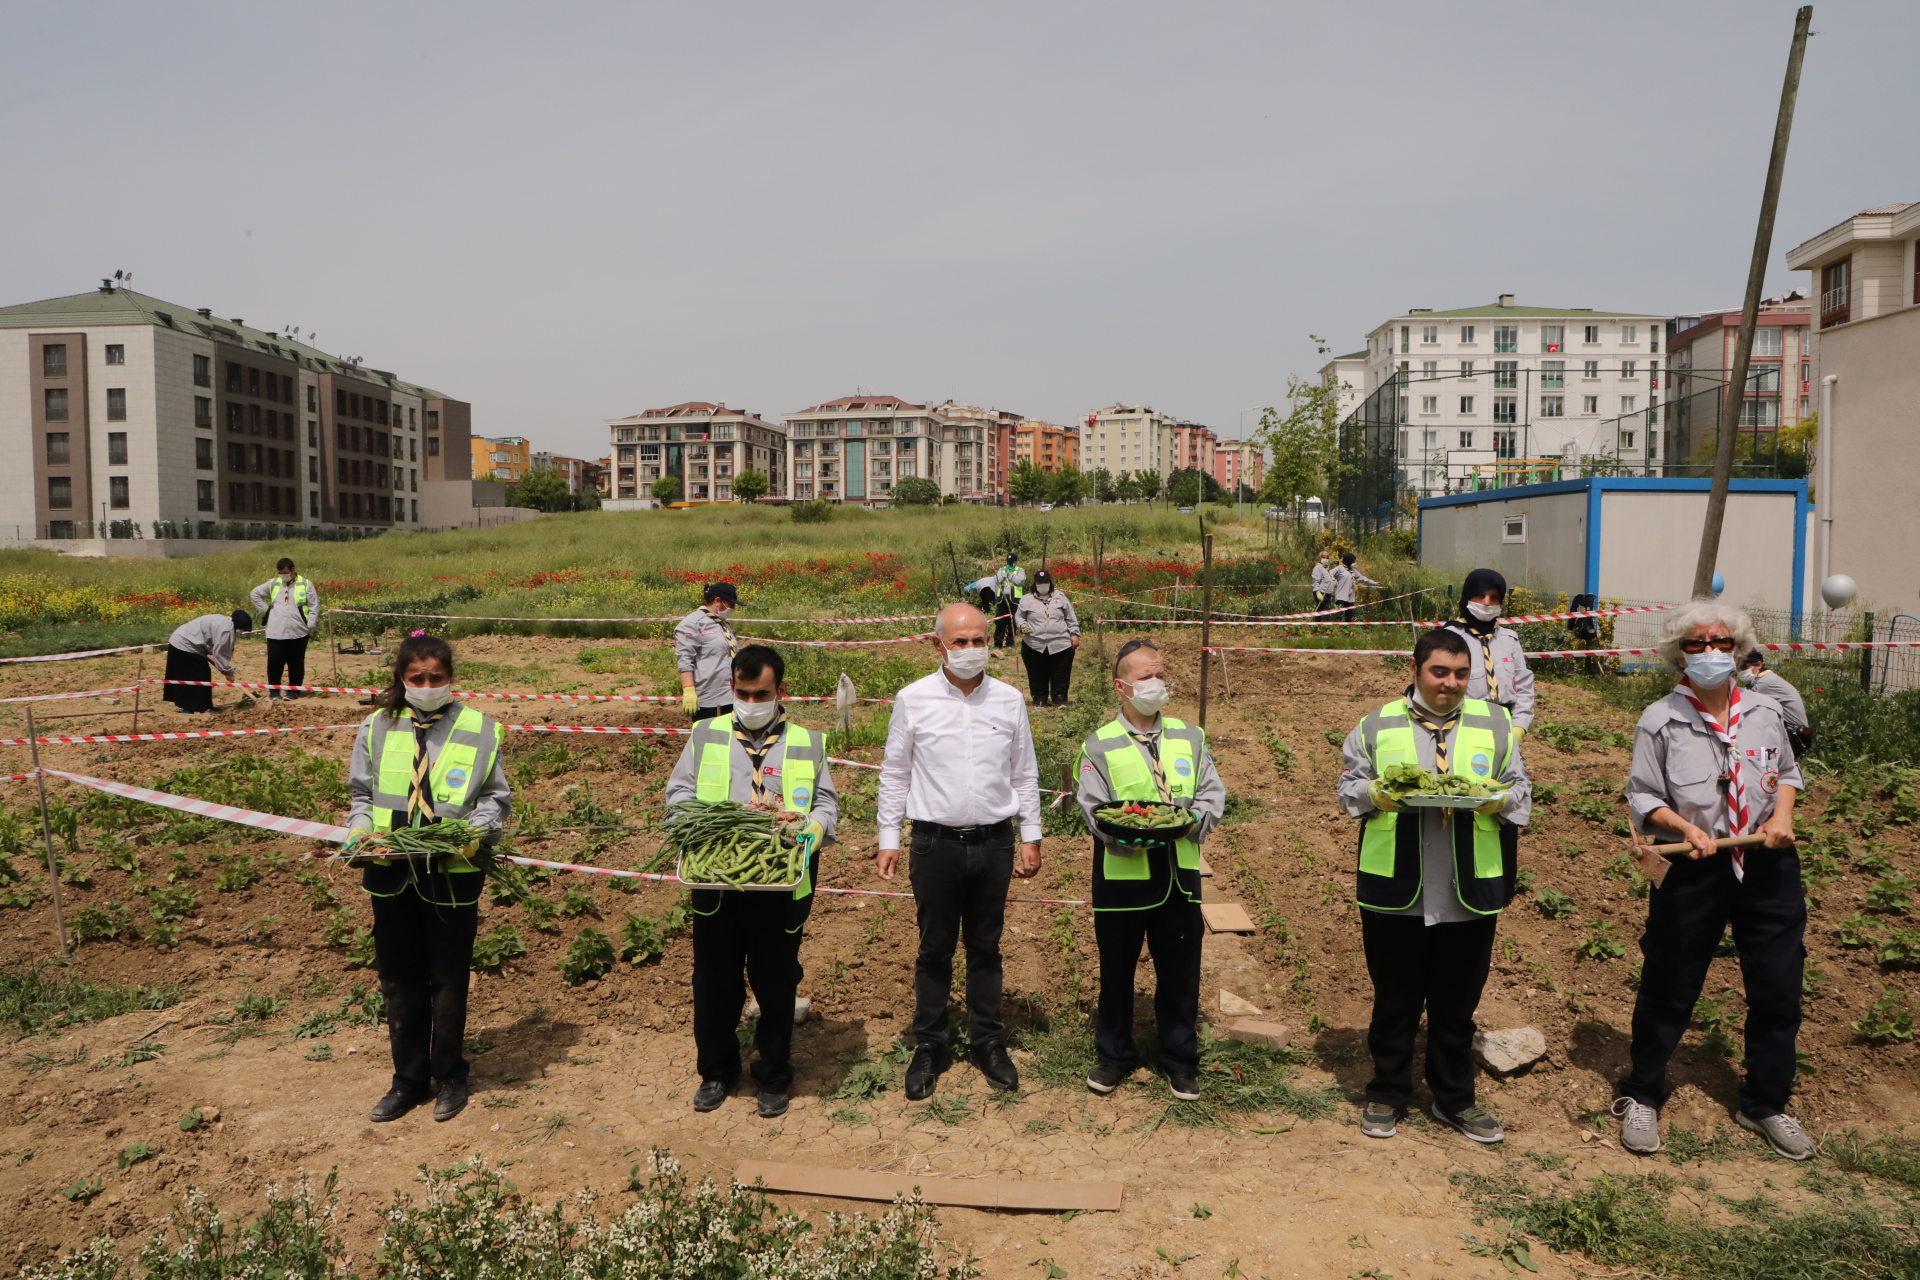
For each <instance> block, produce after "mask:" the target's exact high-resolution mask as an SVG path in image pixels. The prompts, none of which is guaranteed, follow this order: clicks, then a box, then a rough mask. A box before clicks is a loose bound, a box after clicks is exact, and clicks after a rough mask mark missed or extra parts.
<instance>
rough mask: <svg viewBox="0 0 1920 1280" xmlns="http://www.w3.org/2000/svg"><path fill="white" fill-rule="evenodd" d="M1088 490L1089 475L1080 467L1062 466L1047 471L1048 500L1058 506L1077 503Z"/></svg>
mask: <svg viewBox="0 0 1920 1280" xmlns="http://www.w3.org/2000/svg"><path fill="white" fill-rule="evenodd" d="M1086 491H1087V477H1086V476H1085V475H1083V474H1082V473H1081V471H1080V468H1078V467H1062V468H1060V469H1059V470H1058V471H1049V472H1048V473H1047V483H1046V493H1047V501H1048V502H1051V503H1052V504H1053V505H1054V506H1056V507H1071V506H1075V505H1077V504H1078V503H1079V501H1080V499H1081V497H1082V496H1083V495H1084V494H1085V493H1086Z"/></svg>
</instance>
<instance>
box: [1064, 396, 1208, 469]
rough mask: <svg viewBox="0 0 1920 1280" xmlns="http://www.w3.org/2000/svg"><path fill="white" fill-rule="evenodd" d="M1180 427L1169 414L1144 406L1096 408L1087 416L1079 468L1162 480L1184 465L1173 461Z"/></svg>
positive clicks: (1178, 422)
mask: <svg viewBox="0 0 1920 1280" xmlns="http://www.w3.org/2000/svg"><path fill="white" fill-rule="evenodd" d="M1182 425H1183V424H1182V423H1181V421H1180V419H1178V418H1175V417H1174V416H1172V415H1171V414H1166V413H1161V412H1160V411H1159V410H1157V409H1154V408H1152V407H1150V406H1148V405H1143V404H1136V405H1125V404H1114V405H1108V406H1107V407H1106V408H1104V409H1095V410H1094V411H1093V412H1092V413H1090V414H1088V415H1087V429H1086V432H1085V434H1084V436H1083V437H1082V448H1081V456H1082V457H1083V458H1084V459H1085V461H1084V462H1082V463H1081V466H1082V467H1083V468H1084V469H1085V470H1088V471H1098V470H1099V469H1100V468H1101V467H1105V468H1106V469H1107V470H1108V471H1109V472H1110V473H1112V474H1113V475H1115V476H1118V475H1119V474H1120V473H1121V472H1123V471H1128V472H1134V473H1136V474H1137V473H1140V472H1149V473H1151V474H1154V475H1157V476H1159V477H1160V478H1161V479H1163V480H1164V479H1165V478H1166V477H1167V476H1168V475H1169V474H1170V473H1172V472H1173V471H1174V470H1176V469H1177V468H1179V467H1182V466H1185V465H1186V464H1185V463H1184V462H1176V461H1175V460H1174V459H1175V456H1176V454H1177V452H1178V450H1177V449H1176V447H1175V440H1176V433H1177V432H1178V431H1179V429H1180V427H1181V426H1182Z"/></svg>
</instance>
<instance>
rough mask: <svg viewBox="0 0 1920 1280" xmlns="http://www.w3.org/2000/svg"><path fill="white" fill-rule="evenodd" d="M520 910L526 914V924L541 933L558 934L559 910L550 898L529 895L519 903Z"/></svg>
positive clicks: (533, 894) (535, 894)
mask: <svg viewBox="0 0 1920 1280" xmlns="http://www.w3.org/2000/svg"><path fill="white" fill-rule="evenodd" d="M520 909H521V910H522V911H524V912H526V916H527V923H528V924H530V925H532V926H533V927H534V928H535V929H537V930H539V931H540V932H541V933H558V932H560V908H559V906H558V904H556V903H555V902H554V900H553V899H552V898H543V897H541V896H540V895H539V894H537V893H530V894H528V895H527V896H526V898H525V899H523V900H522V901H521V903H520Z"/></svg>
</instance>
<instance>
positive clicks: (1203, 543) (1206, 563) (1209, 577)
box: [1200, 533, 1213, 729]
mask: <svg viewBox="0 0 1920 1280" xmlns="http://www.w3.org/2000/svg"><path fill="white" fill-rule="evenodd" d="M1212 643H1213V535H1212V534H1210V533H1209V534H1206V535H1205V536H1203V537H1202V538H1201V539H1200V727H1201V728H1202V729H1204V728H1206V727H1207V658H1208V657H1209V655H1208V653H1207V647H1208V646H1209V645H1211V644H1212Z"/></svg>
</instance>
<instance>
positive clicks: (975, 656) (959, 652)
mask: <svg viewBox="0 0 1920 1280" xmlns="http://www.w3.org/2000/svg"><path fill="white" fill-rule="evenodd" d="M989 656H990V655H989V653H988V650H987V646H985V645H981V646H979V647H978V648H974V649H948V650H947V652H946V664H947V670H949V671H951V672H953V674H954V675H956V676H958V677H960V679H962V680H971V679H973V678H974V677H975V676H977V675H979V674H980V673H981V672H983V671H985V670H986V669H987V658H988V657H989Z"/></svg>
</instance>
